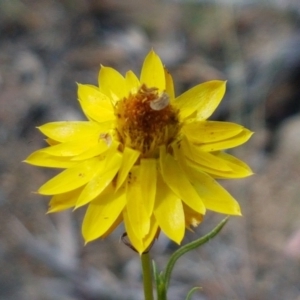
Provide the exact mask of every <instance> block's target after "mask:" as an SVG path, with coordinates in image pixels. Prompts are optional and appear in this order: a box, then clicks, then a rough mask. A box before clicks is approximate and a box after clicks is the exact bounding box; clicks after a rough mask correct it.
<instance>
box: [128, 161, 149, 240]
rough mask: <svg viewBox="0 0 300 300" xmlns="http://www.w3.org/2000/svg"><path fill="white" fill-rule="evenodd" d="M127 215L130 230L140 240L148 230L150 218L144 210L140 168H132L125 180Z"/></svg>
mask: <svg viewBox="0 0 300 300" xmlns="http://www.w3.org/2000/svg"><path fill="white" fill-rule="evenodd" d="M126 197H127V204H126V208H127V213H128V218H129V222H130V223H131V227H132V230H133V232H134V234H135V236H136V237H137V238H138V240H142V239H143V238H144V237H145V236H146V234H147V233H148V232H149V230H150V217H149V216H148V214H147V211H146V208H145V196H144V191H143V190H142V184H141V178H140V166H134V167H133V168H132V169H131V171H130V173H129V175H128V180H127V190H126Z"/></svg>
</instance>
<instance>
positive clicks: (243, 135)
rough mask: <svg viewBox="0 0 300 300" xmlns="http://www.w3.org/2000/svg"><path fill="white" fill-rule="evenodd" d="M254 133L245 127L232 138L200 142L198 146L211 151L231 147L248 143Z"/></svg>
mask: <svg viewBox="0 0 300 300" xmlns="http://www.w3.org/2000/svg"><path fill="white" fill-rule="evenodd" d="M252 134H253V132H252V131H250V130H248V129H246V128H244V129H243V131H242V132H240V133H239V134H238V135H236V136H234V137H232V138H229V139H226V140H223V141H217V142H214V143H206V144H199V145H197V146H198V147H199V149H201V150H202V151H209V152H211V151H218V150H224V149H230V148H234V147H237V146H239V145H241V144H244V143H246V142H247V141H248V140H249V139H250V137H251V135H252Z"/></svg>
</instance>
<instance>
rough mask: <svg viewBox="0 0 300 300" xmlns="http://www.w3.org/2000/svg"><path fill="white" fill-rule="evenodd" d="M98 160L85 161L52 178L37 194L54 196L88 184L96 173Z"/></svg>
mask: <svg viewBox="0 0 300 300" xmlns="http://www.w3.org/2000/svg"><path fill="white" fill-rule="evenodd" d="M99 164H100V161H99V159H97V158H93V159H90V160H86V161H84V162H82V163H78V164H76V166H74V167H72V168H69V169H67V170H65V171H63V172H61V173H60V174H58V175H57V176H55V177H53V178H52V179H50V180H49V181H47V182H46V183H45V184H44V185H42V186H41V187H40V188H39V190H38V193H39V194H42V195H56V194H61V193H65V192H69V191H72V190H74V189H77V188H79V187H81V186H83V185H85V184H86V183H87V182H89V181H90V180H91V179H92V178H93V177H94V176H95V174H96V173H97V171H98V166H99Z"/></svg>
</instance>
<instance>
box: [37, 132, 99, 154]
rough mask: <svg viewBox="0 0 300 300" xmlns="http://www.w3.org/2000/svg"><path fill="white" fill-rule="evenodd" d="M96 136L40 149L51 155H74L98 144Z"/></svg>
mask: <svg viewBox="0 0 300 300" xmlns="http://www.w3.org/2000/svg"><path fill="white" fill-rule="evenodd" d="M98 139H99V137H98V136H89V137H87V138H81V139H79V140H74V141H70V142H66V143H62V144H58V145H55V146H50V147H47V148H44V149H42V150H41V151H43V152H44V153H47V154H49V155H53V156H75V155H79V154H81V153H83V152H85V151H87V150H89V148H91V147H94V146H96V145H97V144H98Z"/></svg>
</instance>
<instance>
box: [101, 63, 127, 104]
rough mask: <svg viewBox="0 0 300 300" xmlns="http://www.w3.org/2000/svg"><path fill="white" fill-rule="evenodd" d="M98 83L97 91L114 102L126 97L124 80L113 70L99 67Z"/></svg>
mask: <svg viewBox="0 0 300 300" xmlns="http://www.w3.org/2000/svg"><path fill="white" fill-rule="evenodd" d="M98 81H99V90H100V91H101V92H102V93H103V94H105V95H106V96H107V97H109V98H112V99H113V100H114V102H115V101H118V100H120V99H123V98H124V97H127V96H128V94H127V89H126V84H125V79H124V77H123V76H122V75H121V74H120V73H119V72H118V71H116V70H115V69H113V68H109V67H103V66H101V69H100V72H99V77H98Z"/></svg>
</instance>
